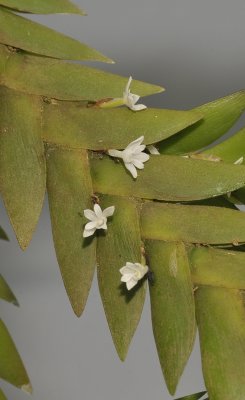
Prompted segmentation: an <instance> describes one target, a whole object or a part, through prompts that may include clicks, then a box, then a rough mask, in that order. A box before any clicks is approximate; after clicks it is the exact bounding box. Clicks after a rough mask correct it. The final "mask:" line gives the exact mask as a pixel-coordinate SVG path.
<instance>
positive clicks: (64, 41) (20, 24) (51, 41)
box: [0, 7, 112, 63]
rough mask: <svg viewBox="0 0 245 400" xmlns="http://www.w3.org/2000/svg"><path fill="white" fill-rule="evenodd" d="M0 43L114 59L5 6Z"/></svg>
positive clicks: (71, 56)
mask: <svg viewBox="0 0 245 400" xmlns="http://www.w3.org/2000/svg"><path fill="white" fill-rule="evenodd" d="M0 43H2V44H6V45H8V46H12V47H16V48H18V49H22V50H25V51H28V52H30V53H35V54H40V55H43V56H48V57H53V58H60V59H65V60H81V61H83V60H90V61H103V62H108V63H111V62H112V60H110V59H109V58H107V57H105V56H103V55H102V54H101V53H99V52H98V51H97V50H94V49H92V48H90V47H88V46H86V45H85V44H83V43H80V42H78V41H77V40H75V39H72V38H70V37H68V36H65V35H63V34H61V33H59V32H56V31H54V30H52V29H50V28H47V27H46V26H43V25H40V24H38V23H36V22H32V21H30V20H28V19H26V18H23V17H21V16H19V15H16V14H13V13H12V12H10V11H8V10H7V9H4V8H3V7H0Z"/></svg>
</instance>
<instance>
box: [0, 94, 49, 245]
mask: <svg viewBox="0 0 245 400" xmlns="http://www.w3.org/2000/svg"><path fill="white" fill-rule="evenodd" d="M40 107H41V102H40V99H39V98H38V97H28V96H26V95H23V94H20V93H13V92H12V91H9V90H8V89H6V88H3V87H2V88H1V96H0V171H1V175H0V186H1V195H2V197H3V200H4V203H5V206H6V208H7V211H8V214H9V218H10V220H11V223H12V225H13V228H14V231H15V233H16V236H17V239H18V241H19V244H20V246H21V248H22V249H23V250H24V249H25V248H26V247H27V246H28V244H29V242H30V240H31V237H32V234H33V231H34V230H35V227H36V224H37V222H38V219H39V215H40V212H41V209H42V205H43V200H44V194H45V189H46V188H45V186H46V172H45V157H44V148H43V143H42V140H41V117H40Z"/></svg>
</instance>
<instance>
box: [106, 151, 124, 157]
mask: <svg viewBox="0 0 245 400" xmlns="http://www.w3.org/2000/svg"><path fill="white" fill-rule="evenodd" d="M108 154H109V156H111V157H117V158H122V151H120V150H114V149H112V150H108Z"/></svg>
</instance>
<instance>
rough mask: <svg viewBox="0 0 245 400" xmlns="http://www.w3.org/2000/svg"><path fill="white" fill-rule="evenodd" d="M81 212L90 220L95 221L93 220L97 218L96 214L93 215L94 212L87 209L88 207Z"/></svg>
mask: <svg viewBox="0 0 245 400" xmlns="http://www.w3.org/2000/svg"><path fill="white" fill-rule="evenodd" d="M83 214H84V216H85V217H86V218H87V219H89V220H90V221H95V220H96V219H97V217H96V215H95V212H94V211H92V210H89V209H87V210H84V211H83Z"/></svg>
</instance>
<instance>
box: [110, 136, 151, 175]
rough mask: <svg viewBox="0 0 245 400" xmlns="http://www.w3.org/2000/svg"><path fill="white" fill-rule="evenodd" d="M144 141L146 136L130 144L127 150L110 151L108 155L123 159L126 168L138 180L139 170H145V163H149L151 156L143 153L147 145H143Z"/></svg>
mask: <svg viewBox="0 0 245 400" xmlns="http://www.w3.org/2000/svg"><path fill="white" fill-rule="evenodd" d="M143 140H144V136H140V137H139V138H138V139H136V140H134V141H133V142H131V143H129V145H128V146H127V147H126V149H125V150H121V151H120V150H108V154H109V155H110V156H111V157H117V158H122V160H123V162H124V165H125V167H126V168H127V169H128V170H129V172H130V173H131V174H132V175H133V177H134V178H137V175H138V174H137V170H136V168H138V169H143V168H144V162H146V161H148V160H149V158H150V156H149V154H146V153H143V151H144V150H145V145H144V144H141V143H142V142H143Z"/></svg>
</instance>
